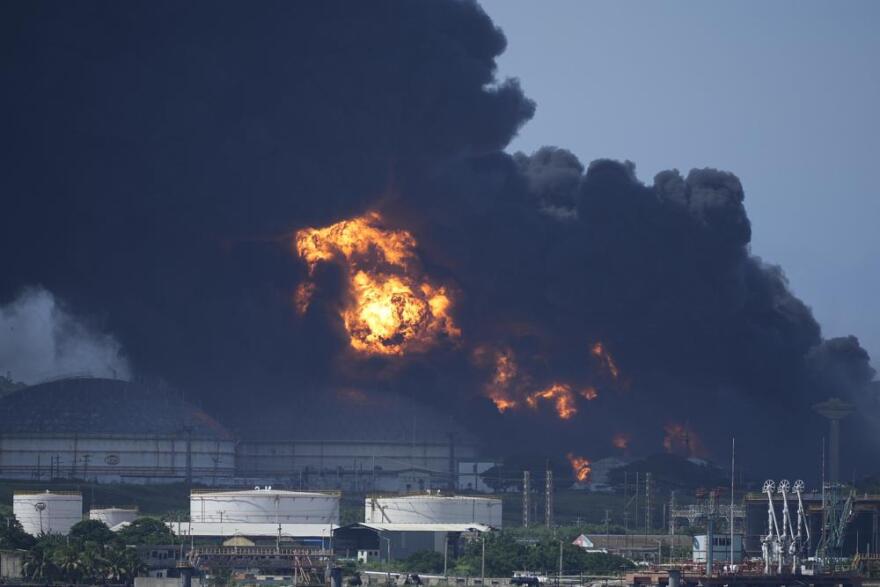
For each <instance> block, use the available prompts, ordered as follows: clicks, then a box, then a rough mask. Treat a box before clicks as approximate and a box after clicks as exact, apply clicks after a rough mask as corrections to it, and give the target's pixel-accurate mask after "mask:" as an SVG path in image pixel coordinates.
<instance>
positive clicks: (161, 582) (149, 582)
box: [134, 577, 202, 587]
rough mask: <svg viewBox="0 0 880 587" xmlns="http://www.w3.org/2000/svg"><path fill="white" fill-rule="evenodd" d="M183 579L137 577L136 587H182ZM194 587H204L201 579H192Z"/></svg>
mask: <svg viewBox="0 0 880 587" xmlns="http://www.w3.org/2000/svg"><path fill="white" fill-rule="evenodd" d="M182 585H183V579H182V578H180V577H135V578H134V587H181V586H182ZM192 587H202V580H201V579H200V578H199V577H193V578H192Z"/></svg>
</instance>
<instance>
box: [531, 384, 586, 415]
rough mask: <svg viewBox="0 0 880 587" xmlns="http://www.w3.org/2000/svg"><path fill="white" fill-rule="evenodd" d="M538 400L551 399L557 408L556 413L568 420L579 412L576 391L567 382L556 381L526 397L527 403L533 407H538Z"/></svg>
mask: <svg viewBox="0 0 880 587" xmlns="http://www.w3.org/2000/svg"><path fill="white" fill-rule="evenodd" d="M538 400H550V401H552V402H553V403H554V407H555V408H556V415H557V416H559V418H560V419H562V420H568V419H570V418H571V417H572V416H574V415H575V414H576V413H577V407H576V406H575V399H574V392H572V390H571V386H570V385H568V384H567V383H554V384H553V385H551V386H550V387H547V388H546V389H542V390H540V391H536V392H534V393H532V394H530V395H529V396H528V397H527V398H526V403H527V404H528V405H529V407H530V408H532V409H537V408H538Z"/></svg>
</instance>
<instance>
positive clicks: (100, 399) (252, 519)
mask: <svg viewBox="0 0 880 587" xmlns="http://www.w3.org/2000/svg"><path fill="white" fill-rule="evenodd" d="M349 399H352V398H349ZM318 409H321V410H325V411H326V413H332V414H333V422H334V423H335V424H339V425H333V426H328V425H327V423H326V422H327V419H326V418H323V419H322V418H319V417H317V415H316V417H314V418H312V417H309V414H308V412H304V413H303V414H301V415H300V418H299V419H298V420H297V425H296V426H291V427H289V428H283V427H282V428H279V429H278V430H274V429H273V430H269V431H267V430H265V429H264V430H263V431H262V432H261V433H258V432H248V430H247V429H244V430H241V429H237V430H234V431H233V430H231V429H229V428H227V426H225V425H224V424H222V423H220V422H218V421H216V420H214V419H213V418H212V417H211V416H209V415H208V414H207V413H205V412H204V411H203V410H201V409H200V408H199V407H197V406H194V405H192V404H190V403H188V402H186V401H185V400H184V399H183V398H182V397H180V396H178V395H174V394H171V393H168V392H162V391H157V390H155V389H152V388H150V387H148V386H145V385H143V384H140V383H132V382H126V381H119V380H110V379H94V378H71V379H63V380H57V381H51V382H46V383H43V384H39V385H35V386H31V387H28V388H24V389H21V390H18V391H14V392H12V393H8V394H7V395H5V396H3V397H0V424H2V428H0V478H2V479H4V480H7V481H9V482H10V483H13V484H14V486H17V487H20V488H21V489H17V490H16V491H15V493H14V495H13V503H12V506H13V508H12V509H13V513H14V515H15V517H16V519H17V520H18V521H19V522H20V523H21V525H22V529H23V530H24V531H25V532H26V533H28V534H30V535H32V536H35V537H39V536H43V535H52V534H56V535H66V534H68V533H69V532H70V531H71V529H72V528H73V527H74V525H76V524H77V523H78V522H80V521H82V520H84V519H90V520H96V521H100V522H103V523H104V524H106V525H107V527H108V528H110V529H111V530H112V531H114V532H119V531H122V530H123V529H125V528H126V527H128V526H129V525H131V524H132V523H134V522H136V520H138V519H139V518H140V517H141V516H142V513H141V511H140V510H139V508H138V506H139V505H140V504H138V503H136V502H134V503H132V504H130V505H116V506H106V507H98V506H97V505H95V503H94V499H93V498H92V499H89V500H88V504H87V505H88V506H90V507H88V508H84V504H86V502H85V501H84V495H83V491H67V490H64V489H63V487H65V484H67V485H68V486H69V485H70V484H71V483H73V484H74V486H79V484H85V486H86V487H88V486H92V487H95V486H102V485H113V484H130V485H135V486H138V485H147V484H153V485H155V484H169V483H177V484H184V487H185V488H186V490H187V491H188V492H189V511H188V515H183V514H178V515H176V516H175V518H174V519H171V520H166V525H167V527H168V529H169V530H170V532H171V535H173V536H174V544H172V545H167V546H162V547H160V548H153V549H150V550H145V551H144V553H143V555H144V556H145V557H146V559H145V560H147V562H148V566H149V567H150V569H152V570H151V571H150V572H151V573H154V574H155V576H156V577H168V576H177V575H178V574H180V573H184V572H185V573H211V572H215V571H216V569H218V568H246V569H250V570H249V571H248V572H259V573H268V574H272V573H274V574H278V575H282V576H285V577H296V582H297V584H319V583H323V582H324V580H325V579H326V578H327V577H328V576H329V571H328V569H329V568H330V567H331V565H332V564H336V563H341V562H346V564H356V565H366V566H367V567H369V566H370V565H391V564H399V563H400V561H406V560H408V559H409V557H414V556H422V555H423V554H424V553H433V556H435V557H441V556H442V559H443V565H444V569H446V568H447V565H448V564H450V561H452V560H455V559H456V558H457V557H459V556H461V554H462V553H463V552H465V550H466V549H467V548H468V547H469V545H474V544H485V541H486V539H487V536H490V535H492V534H493V533H499V532H504V531H506V530H507V529H510V528H511V527H525V530H526V531H539V530H538V528H541V529H545V530H546V531H550V532H554V533H555V532H557V531H558V530H559V528H560V526H563V525H564V524H571V523H572V521H571V520H570V519H564V518H563V517H561V516H558V514H557V512H558V510H559V509H560V505H559V503H558V500H560V499H561V497H560V495H561V493H560V492H562V493H566V494H567V495H568V496H569V497H568V499H569V500H570V499H572V498H574V499H576V500H581V499H585V498H586V497H587V496H589V495H596V496H597V497H600V496H606V497H604V498H602V499H611V500H615V499H617V500H618V501H617V502H615V503H619V504H621V506H622V510H621V511H612V510H611V509H605V510H604V518H599V519H602V520H604V524H605V528H606V530H605V532H596V533H590V532H581V533H580V534H579V535H577V536H575V537H573V539H572V540H571V541H570V544H572V545H573V546H575V547H577V548H579V549H582V550H583V551H585V552H587V553H602V554H609V555H614V556H618V557H622V559H625V560H630V561H637V562H639V564H642V565H648V568H650V569H651V570H650V572H648V573H641V574H640V572H639V571H637V572H635V573H632V574H630V575H627V578H626V581H627V582H628V584H630V585H634V586H636V585H647V584H652V585H658V586H663V587H666V586H667V585H668V586H671V587H674V585H675V583H676V582H677V583H678V584H679V586H681V585H685V586H689V585H693V586H696V585H719V586H720V585H744V586H745V585H751V584H752V583H755V584H762V585H766V586H768V587H770V586H781V585H788V584H792V583H798V584H806V585H817V586H824V585H826V584H830V583H837V584H846V585H849V584H853V585H855V584H857V583H858V582H859V581H858V578H857V577H856V576H855V575H853V574H852V570H853V568H856V567H858V568H876V569H880V557H878V550H880V548H878V547H880V496H878V495H870V494H867V493H864V492H862V493H857V492H856V491H855V490H854V489H853V488H852V487H850V486H848V485H844V484H842V483H841V482H840V480H839V475H840V473H839V471H840V465H839V463H840V450H841V446H840V427H841V422H842V421H843V420H845V418H846V417H847V416H848V415H849V414H850V413H851V412H852V409H853V408H852V406H850V405H849V404H846V403H845V402H842V401H841V400H837V399H832V400H829V401H827V402H823V403H821V404H817V405H816V406H815V410H816V411H817V412H818V413H819V414H820V415H822V416H824V417H825V418H827V419H828V422H829V432H830V443H829V449H830V450H829V451H828V452H827V453H823V454H825V456H827V462H828V465H829V466H828V470H829V472H830V474H829V475H828V478H827V479H823V480H822V482H821V483H819V484H818V485H817V487H808V486H807V484H806V483H804V482H803V481H800V480H796V481H793V482H789V481H787V480H785V479H782V480H773V481H767V482H765V483H764V484H763V486H761V485H758V486H754V485H753V486H751V487H738V488H736V492H735V493H733V489H734V488H733V485H731V486H730V487H729V488H726V489H725V488H722V487H710V488H708V489H702V488H697V490H696V493H695V494H694V496H693V497H694V498H690V499H689V498H687V496H685V495H683V494H682V493H680V492H679V491H677V490H675V489H672V490H671V491H670V489H669V485H668V481H667V486H666V487H665V488H664V487H661V485H662V483H661V482H660V481H659V480H658V479H659V478H660V477H662V475H658V472H659V473H662V467H663V464H662V463H663V462H666V463H667V464H668V463H669V462H671V461H668V459H676V458H677V459H679V460H678V461H676V462H677V463H679V465H681V466H686V467H692V468H694V469H695V470H698V471H699V472H700V474H705V473H706V471H710V470H714V469H711V467H710V465H709V464H708V463H706V462H705V461H702V460H700V459H693V458H691V459H688V458H686V457H680V456H674V455H672V454H670V453H667V455H666V458H667V461H658V462H661V465H660V467H661V470H659V471H658V469H656V468H655V469H653V470H649V469H648V468H645V469H640V468H639V467H647V462H648V461H643V462H642V464H639V463H638V462H637V461H635V460H633V459H625V458H617V457H612V458H609V459H606V460H605V462H602V461H600V462H596V463H591V462H590V461H589V460H588V459H585V458H582V457H577V456H576V455H572V454H569V455H568V456H567V462H563V463H564V466H565V467H566V468H570V472H569V473H568V474H567V475H566V474H565V473H563V472H562V471H561V470H556V472H555V473H554V468H553V467H552V466H550V462H549V461H547V462H546V467H544V466H541V467H527V468H524V469H517V470H513V471H507V472H505V473H504V475H507V477H502V476H501V475H502V474H501V473H499V472H498V469H499V465H498V463H497V460H496V459H491V458H486V457H485V456H484V455H485V453H484V449H483V447H482V446H481V445H480V443H479V442H477V441H476V440H475V439H474V437H473V436H472V435H470V434H469V433H468V431H467V430H464V429H461V428H459V427H456V426H455V425H454V424H452V423H448V422H445V423H442V425H441V424H438V422H437V419H436V418H435V417H432V415H431V414H430V413H429V412H428V411H427V410H425V409H423V408H419V407H417V406H414V405H412V404H404V405H395V404H389V403H384V404H380V405H379V407H378V408H376V409H377V410H378V411H377V412H376V413H371V412H370V411H369V410H370V409H371V408H370V407H369V405H368V404H365V403H363V402H361V401H359V398H357V397H355V398H353V401H351V402H345V401H342V402H337V403H335V404H333V407H332V409H330V408H328V407H327V405H322V406H319V408H318ZM423 410H424V411H423ZM383 419H384V420H383ZM364 421H370V422H380V421H393V422H395V426H385V427H383V426H364V425H361V423H362V422H364ZM261 424H262V423H261ZM264 428H265V425H264ZM823 470H824V469H823ZM715 471H716V473H717V472H718V470H715ZM560 473H562V474H560ZM594 473H595V475H596V479H595V480H594V479H593V475H594ZM725 475H726V474H725ZM735 478H736V477H735V475H734V471H732V470H731V471H730V477H728V479H735ZM511 479H513V481H512V482H511ZM615 479H616V480H615ZM502 481H503V483H501V484H499V483H500V482H502ZM594 481H595V484H594V483H593V482H594ZM679 481H680V480H679ZM675 482H677V481H675ZM675 482H673V483H675ZM53 484H54V485H53ZM47 487H49V488H50V489H49V490H47V489H46V488H47ZM53 487H57V488H58V489H54V488H53ZM728 490H730V492H729V493H728V492H727V491H728ZM493 493H494V494H495V495H487V494H493ZM506 494H512V495H506ZM346 496H348V497H349V501H348V505H347V506H344V505H343V504H344V498H345V497H346ZM734 498H736V499H734ZM505 500H506V501H507V502H508V504H507V505H508V508H507V510H505V507H504V506H505ZM585 503H586V502H585ZM511 505H512V506H513V507H510V506H511ZM345 507H348V508H349V509H348V513H347V514H346V512H345ZM352 508H354V510H355V511H354V512H353V511H352ZM582 513H583V514H586V515H587V516H588V517H591V518H592V519H593V520H596V518H597V517H598V514H597V513H596V512H591V511H589V510H585V511H583V512H582ZM612 519H613V523H614V524H616V525H617V526H616V528H617V530H616V531H615V530H612V529H611V528H610V525H611V523H612ZM512 520H514V521H513V522H512ZM577 523H578V524H579V521H578V522H577ZM620 526H623V531H622V532H620V529H619V528H620ZM685 526H687V527H688V528H685ZM559 544H560V548H562V546H561V545H562V541H560V542H559ZM162 553H164V554H162ZM171 563H173V565H171ZM169 565H171V566H169ZM866 565H867V567H866ZM871 565H873V566H871ZM444 574H446V573H444ZM758 578H760V579H758Z"/></svg>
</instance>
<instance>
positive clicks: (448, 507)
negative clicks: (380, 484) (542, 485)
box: [364, 493, 501, 528]
mask: <svg viewBox="0 0 880 587" xmlns="http://www.w3.org/2000/svg"><path fill="white" fill-rule="evenodd" d="M365 507H366V509H365V513H364V521H366V522H372V523H383V522H384V523H396V524H467V523H471V522H472V523H476V524H485V525H487V526H492V527H493V528H500V527H501V500H500V499H497V498H494V497H474V496H469V495H437V494H433V493H422V494H415V495H402V496H395V497H370V496H368V497H367V499H366V503H365Z"/></svg>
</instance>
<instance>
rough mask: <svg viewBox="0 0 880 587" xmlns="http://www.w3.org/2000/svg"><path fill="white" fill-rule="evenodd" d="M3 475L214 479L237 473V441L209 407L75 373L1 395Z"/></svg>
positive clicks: (115, 479)
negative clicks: (204, 409) (73, 375)
mask: <svg viewBox="0 0 880 587" xmlns="http://www.w3.org/2000/svg"><path fill="white" fill-rule="evenodd" d="M0 431H2V432H0V476H2V477H3V478H4V479H28V480H37V481H39V480H51V479H84V480H93V481H100V482H124V483H162V482H169V481H186V480H190V481H193V482H200V483H213V482H216V481H217V480H218V479H224V478H228V477H230V476H232V475H233V474H234V470H235V442H234V440H233V439H232V436H231V435H230V434H229V433H228V432H227V431H226V430H225V429H224V428H223V427H222V426H221V425H220V424H218V423H217V422H216V421H214V420H213V419H212V418H211V417H210V416H208V415H207V414H206V413H205V412H203V411H201V410H198V409H196V408H194V407H193V406H190V405H188V404H186V403H185V402H184V401H183V400H181V399H180V398H179V397H176V396H173V395H170V394H169V393H167V392H163V391H161V390H156V389H152V388H150V387H147V386H144V385H140V384H137V383H132V382H128V381H120V380H115V379H93V378H73V379H63V380H58V381H52V382H48V383H42V384H40V385H34V386H31V387H26V388H24V389H20V390H18V391H16V392H13V393H11V394H8V395H6V396H4V397H3V398H0Z"/></svg>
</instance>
